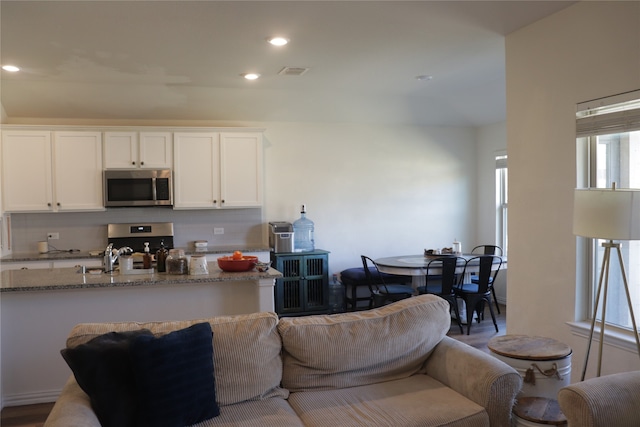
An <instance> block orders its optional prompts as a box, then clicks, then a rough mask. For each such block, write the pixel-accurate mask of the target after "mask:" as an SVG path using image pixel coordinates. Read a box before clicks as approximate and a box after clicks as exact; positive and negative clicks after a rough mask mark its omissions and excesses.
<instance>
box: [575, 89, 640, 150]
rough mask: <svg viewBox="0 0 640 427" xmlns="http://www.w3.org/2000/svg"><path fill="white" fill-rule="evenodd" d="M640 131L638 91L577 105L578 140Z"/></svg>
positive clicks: (639, 98) (639, 93)
mask: <svg viewBox="0 0 640 427" xmlns="http://www.w3.org/2000/svg"><path fill="white" fill-rule="evenodd" d="M636 130H640V90H637V91H633V92H627V93H625V94H621V95H616V96H612V97H608V98H601V99H597V100H593V101H588V102H585V103H581V104H578V111H577V113H576V136H577V137H578V138H581V137H587V136H595V135H606V134H616V133H623V132H632V131H636Z"/></svg>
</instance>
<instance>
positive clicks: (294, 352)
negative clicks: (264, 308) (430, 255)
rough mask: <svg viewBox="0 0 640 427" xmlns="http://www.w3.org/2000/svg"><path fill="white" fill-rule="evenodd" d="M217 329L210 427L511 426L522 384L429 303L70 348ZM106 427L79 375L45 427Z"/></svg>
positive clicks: (82, 330)
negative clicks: (453, 334)
mask: <svg viewBox="0 0 640 427" xmlns="http://www.w3.org/2000/svg"><path fill="white" fill-rule="evenodd" d="M203 322H206V323H208V324H209V325H210V326H211V330H212V331H213V341H212V343H213V365H214V373H213V377H214V379H215V400H216V401H217V403H218V406H219V412H220V415H219V416H217V417H214V418H211V419H208V420H205V421H201V422H198V423H197V424H195V425H197V426H198V427H207V426H278V427H285V426H322V427H325V426H341V427H345V426H394V427H395V426H496V427H499V426H502V427H508V426H510V422H511V421H510V419H511V409H512V406H513V403H514V399H515V397H516V394H517V393H518V391H519V390H520V387H521V383H522V379H521V377H520V375H519V374H518V373H517V372H516V371H515V370H514V369H513V368H511V367H510V366H508V365H507V364H505V363H503V362H501V361H499V360H497V359H496V358H493V357H492V356H490V355H488V354H486V353H483V352H481V351H479V350H477V349H474V348H472V347H470V346H467V345H465V344H462V343H460V342H458V341H455V340H453V339H451V338H449V337H447V336H446V333H447V331H448V330H449V326H450V322H451V319H450V314H449V305H448V303H447V302H446V301H445V300H443V299H441V298H439V297H436V296H432V295H422V296H418V297H413V298H409V299H405V300H402V301H400V302H397V303H394V304H390V305H387V306H384V307H381V308H377V309H374V310H368V311H362V312H354V313H344V314H337V315H326V316H322V315H319V316H306V317H296V318H280V319H279V318H278V317H277V315H276V314H275V313H267V312H264V313H255V314H248V315H238V316H221V317H213V318H210V319H200V320H193V321H175V322H150V323H133V322H132V323H100V324H80V325H77V326H76V327H75V328H74V329H73V330H72V331H71V333H70V335H69V338H68V340H67V347H69V348H77V346H79V345H81V344H83V343H86V342H88V341H89V340H91V339H92V338H95V337H97V336H100V335H101V334H105V333H107V332H110V331H134V330H140V329H148V330H150V331H151V332H152V333H153V334H154V336H162V335H163V334H168V333H170V332H172V331H177V330H181V329H184V328H186V327H189V326H191V325H194V324H198V323H203ZM75 426H77V427H92V426H95V427H98V426H100V423H99V421H98V418H97V416H96V414H95V413H94V411H93V410H92V407H91V403H90V400H89V397H88V396H87V394H86V393H85V392H84V391H83V390H82V389H81V388H80V386H79V385H78V383H77V382H76V379H75V378H74V376H73V375H72V376H71V377H70V379H69V381H68V382H67V384H66V385H65V386H64V389H63V391H62V394H61V396H60V398H59V399H58V401H57V402H56V404H55V405H54V407H53V410H52V412H51V414H50V416H49V418H48V419H47V421H46V423H45V427H75Z"/></svg>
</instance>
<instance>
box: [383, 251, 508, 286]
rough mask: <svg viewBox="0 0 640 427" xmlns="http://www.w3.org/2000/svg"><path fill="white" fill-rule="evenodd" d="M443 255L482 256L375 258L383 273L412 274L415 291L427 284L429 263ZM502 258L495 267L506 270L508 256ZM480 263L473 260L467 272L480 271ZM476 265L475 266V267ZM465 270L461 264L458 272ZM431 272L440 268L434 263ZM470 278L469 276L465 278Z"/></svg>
mask: <svg viewBox="0 0 640 427" xmlns="http://www.w3.org/2000/svg"><path fill="white" fill-rule="evenodd" d="M443 256H457V257H460V258H463V259H465V260H466V261H468V260H470V259H472V258H475V257H478V256H480V255H479V254H460V255H446V254H445V255H433V256H425V255H423V254H419V255H415V254H414V255H400V256H391V257H386V258H378V259H376V260H374V262H375V263H376V265H377V266H378V270H380V271H381V272H382V273H388V274H397V275H400V276H411V287H413V289H414V291H415V290H416V289H417V288H418V287H419V286H425V284H426V274H427V265H428V264H429V262H430V261H432V260H433V259H434V258H441V257H443ZM500 258H502V263H499V262H494V265H495V268H494V270H495V269H498V268H499V269H500V270H504V269H506V268H507V257H504V256H503V257H500ZM478 265H479V264H478V263H475V262H471V263H470V264H469V265H468V266H467V270H466V274H467V275H471V273H477V272H478ZM474 267H475V268H474ZM463 271H464V265H461V266H460V267H459V269H458V271H456V272H457V273H462V272H463ZM429 273H430V274H440V270H439V269H438V268H437V266H436V267H435V268H434V266H433V265H432V266H431V268H430V269H429ZM465 279H466V280H468V279H469V278H468V277H467V278H465Z"/></svg>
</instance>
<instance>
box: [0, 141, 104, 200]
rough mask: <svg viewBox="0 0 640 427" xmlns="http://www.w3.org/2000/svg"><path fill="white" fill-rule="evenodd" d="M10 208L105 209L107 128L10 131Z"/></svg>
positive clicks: (5, 173)
mask: <svg viewBox="0 0 640 427" xmlns="http://www.w3.org/2000/svg"><path fill="white" fill-rule="evenodd" d="M2 190H3V191H2V196H3V207H4V210H5V211H6V212H57V211H90V210H104V206H103V201H102V134H101V132H77V131H69V132H50V131H20V130H17V131H4V132H3V133H2Z"/></svg>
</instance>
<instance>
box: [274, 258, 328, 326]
mask: <svg viewBox="0 0 640 427" xmlns="http://www.w3.org/2000/svg"><path fill="white" fill-rule="evenodd" d="M271 262H272V264H271V265H272V266H273V267H274V268H275V269H276V270H278V271H279V272H280V273H282V275H283V277H281V278H279V279H276V286H275V289H274V292H275V303H276V313H278V314H279V315H281V316H287V315H289V316H296V315H304V314H321V313H328V312H329V252H328V251H323V250H320V249H318V250H315V251H313V252H296V253H281V254H276V253H271Z"/></svg>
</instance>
